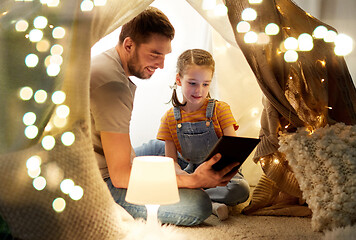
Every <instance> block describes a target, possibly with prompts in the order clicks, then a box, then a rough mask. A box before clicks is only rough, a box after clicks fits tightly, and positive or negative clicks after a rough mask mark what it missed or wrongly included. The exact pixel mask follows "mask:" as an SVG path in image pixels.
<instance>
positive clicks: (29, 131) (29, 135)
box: [25, 125, 38, 139]
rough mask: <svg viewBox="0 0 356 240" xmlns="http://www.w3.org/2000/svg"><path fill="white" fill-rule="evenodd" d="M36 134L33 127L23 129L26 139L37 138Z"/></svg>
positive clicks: (35, 129)
mask: <svg viewBox="0 0 356 240" xmlns="http://www.w3.org/2000/svg"><path fill="white" fill-rule="evenodd" d="M37 134H38V128H37V127H36V126H35V125H30V126H27V127H26V128H25V136H26V137H27V138H28V139H34V138H35V137H37Z"/></svg>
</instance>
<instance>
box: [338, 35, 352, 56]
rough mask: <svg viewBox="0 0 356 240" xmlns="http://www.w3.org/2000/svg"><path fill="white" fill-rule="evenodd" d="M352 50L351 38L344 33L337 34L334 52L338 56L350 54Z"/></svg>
mask: <svg viewBox="0 0 356 240" xmlns="http://www.w3.org/2000/svg"><path fill="white" fill-rule="evenodd" d="M352 50H353V40H352V38H351V37H349V36H348V35H346V34H343V33H341V34H338V35H337V36H336V37H335V49H334V51H335V54H336V55H338V56H345V55H347V54H350V53H351V52H352Z"/></svg>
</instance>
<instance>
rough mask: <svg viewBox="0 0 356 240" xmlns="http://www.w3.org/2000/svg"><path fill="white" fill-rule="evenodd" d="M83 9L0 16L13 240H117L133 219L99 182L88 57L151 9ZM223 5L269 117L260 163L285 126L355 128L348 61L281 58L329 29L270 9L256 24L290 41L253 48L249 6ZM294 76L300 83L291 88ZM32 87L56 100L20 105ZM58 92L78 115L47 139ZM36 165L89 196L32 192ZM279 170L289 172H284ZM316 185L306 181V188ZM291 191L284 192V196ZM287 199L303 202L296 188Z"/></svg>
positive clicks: (4, 177) (18, 6)
mask: <svg viewBox="0 0 356 240" xmlns="http://www.w3.org/2000/svg"><path fill="white" fill-rule="evenodd" d="M81 2H82V1H79V0H77V1H62V2H61V3H60V5H59V6H57V7H49V6H47V5H46V4H43V5H42V4H41V3H40V2H39V1H33V2H29V1H23V2H22V1H10V0H7V1H6V0H5V1H1V3H0V6H1V7H0V9H6V14H3V15H2V16H0V36H1V39H0V41H1V48H0V69H1V71H0V78H1V81H0V102H1V103H2V109H1V110H2V113H1V114H0V142H1V146H0V154H1V155H0V176H1V180H0V191H1V194H0V214H1V215H2V217H3V218H4V219H5V221H6V222H7V223H8V224H9V227H10V229H11V231H12V233H13V234H14V236H16V237H18V238H20V239H64V238H65V239H119V238H121V237H122V236H123V235H124V234H125V229H123V227H122V225H123V221H125V220H128V219H130V218H129V217H124V216H127V214H125V212H124V211H123V209H122V208H120V207H118V206H117V205H116V204H115V203H114V202H113V200H112V198H111V196H110V193H109V191H108V190H107V188H106V186H105V184H104V182H103V181H102V179H101V177H100V173H99V170H98V168H97V166H96V160H95V157H94V153H93V150H92V146H91V141H90V135H89V133H90V131H89V128H90V121H89V70H90V49H91V47H92V46H93V44H94V43H95V42H96V41H98V40H99V39H100V38H102V37H103V36H105V35H107V34H109V33H110V32H112V31H113V30H115V29H116V28H117V27H119V26H121V25H122V24H124V23H125V22H127V21H128V20H129V19H131V18H133V17H134V16H135V15H137V14H138V13H139V12H141V11H142V10H143V9H145V8H146V7H147V6H148V5H149V4H150V3H152V1H151V0H135V1H125V0H108V1H107V3H106V5H105V6H97V7H94V9H93V11H88V12H83V11H81V9H80V4H81ZM188 2H189V3H190V4H191V5H192V7H194V8H195V9H198V11H199V12H203V11H202V10H199V6H200V5H199V3H201V2H202V1H198V0H197V1H193V0H189V1H188ZM225 3H226V6H227V7H228V9H229V11H228V17H229V20H230V24H231V26H232V31H233V36H234V37H235V40H236V43H237V44H238V46H239V47H240V48H241V50H242V51H243V53H244V55H245V57H246V59H247V61H248V63H249V64H250V66H251V69H252V70H253V72H254V73H255V75H256V78H257V81H258V83H259V85H260V87H261V89H262V91H263V93H264V95H265V97H266V99H265V110H264V111H265V114H264V115H263V119H262V120H261V122H262V130H261V138H262V144H261V145H260V146H259V147H258V149H257V155H256V159H257V158H258V159H259V157H261V156H265V155H266V156H267V155H269V154H274V153H276V152H277V149H278V147H279V146H278V131H277V130H278V127H279V126H281V125H283V124H288V123H291V125H293V127H292V129H295V128H297V127H304V126H311V127H312V128H318V127H322V126H325V125H326V124H327V123H334V122H338V121H341V122H345V123H347V124H355V123H356V120H355V119H356V118H355V104H356V101H355V98H356V97H355V96H356V94H355V87H354V86H353V84H352V81H351V79H350V75H349V74H348V70H347V67H346V65H345V62H344V60H343V58H341V57H336V56H334V55H333V54H331V48H330V46H327V45H324V44H323V43H318V44H316V45H315V47H317V48H318V49H317V51H313V53H312V54H308V53H305V54H304V53H303V54H301V56H300V57H301V60H300V61H298V62H297V63H295V64H287V63H285V62H284V61H283V58H282V56H281V55H278V54H276V50H277V49H278V47H279V43H280V42H281V41H282V39H284V38H285V37H286V36H296V35H298V34H300V33H302V32H303V31H307V32H311V31H312V29H313V28H314V27H315V26H317V25H318V24H321V23H320V22H319V21H318V20H316V19H314V18H312V17H310V16H308V15H306V14H305V13H304V12H303V11H302V10H301V9H299V8H298V7H297V6H295V5H294V4H293V2H292V1H285V0H284V1H282V0H281V1H272V0H269V1H267V0H265V1H263V4H262V5H260V6H259V7H256V8H258V9H257V10H258V11H259V12H261V13H262V14H260V15H259V17H258V19H257V20H256V22H255V23H256V24H254V25H255V26H256V27H257V28H262V27H264V26H265V24H266V23H269V22H275V23H278V24H279V25H280V26H281V29H282V32H281V34H279V35H278V36H274V37H272V41H271V42H270V43H269V44H267V45H255V44H252V45H250V44H246V43H244V42H243V35H242V34H240V33H237V32H236V24H237V23H238V22H239V21H240V20H241V12H242V10H243V9H244V8H245V7H249V6H250V5H249V3H248V1H247V0H242V1H234V0H227V1H225ZM277 6H279V7H277ZM24 13H25V14H24ZM36 16H46V17H47V18H48V20H49V24H48V26H47V28H45V30H44V36H45V38H48V39H49V41H50V42H51V44H55V43H57V44H61V45H63V47H64V51H63V54H62V58H63V64H62V65H61V69H62V70H61V71H60V72H59V74H58V75H56V76H49V75H48V73H47V72H46V68H45V66H44V65H43V61H44V59H45V57H46V56H47V55H48V54H49V53H48V52H49V50H47V52H45V53H43V52H38V51H37V50H36V44H35V43H32V42H29V39H28V36H27V34H28V33H29V31H30V30H31V29H33V24H32V21H33V19H34V18H35V17H36ZM203 17H205V18H206V19H207V20H208V22H210V23H211V24H212V25H213V26H214V27H215V29H217V30H218V31H221V32H222V33H221V34H222V36H224V38H225V39H227V40H228V41H230V42H231V41H233V40H232V38H231V29H230V28H229V27H227V28H226V29H227V30H226V32H225V30H222V27H221V26H219V25H218V24H217V23H215V24H214V21H215V20H216V19H213V18H211V17H209V16H207V15H204V16H203ZM20 19H25V20H27V22H28V23H29V29H28V30H26V31H25V32H17V31H15V30H14V28H15V23H16V22H17V21H18V20H20ZM306 23H307V24H306ZM219 24H220V22H219ZM50 26H52V27H50ZM57 26H62V27H64V28H65V30H66V34H65V37H64V38H63V39H56V38H52V37H51V33H52V28H53V27H57ZM219 29H220V30H219ZM259 30H261V31H262V29H259ZM30 53H36V54H37V55H38V57H39V58H40V62H39V64H38V65H37V66H36V67H27V66H26V65H25V64H24V59H25V58H26V56H27V55H28V54H30ZM322 57H326V59H324V58H322ZM319 59H324V60H325V62H326V66H327V67H326V68H322V69H320V71H319V70H318V71H315V69H319V68H320V66H319V65H317V66H315V64H316V61H317V60H319ZM319 72H320V74H319V75H316V73H319ZM290 76H291V77H292V79H295V80H297V81H289V79H290V78H289V77H290ZM320 76H322V77H324V78H325V79H326V81H327V82H328V84H329V85H328V87H325V86H324V85H322V86H321V85H320V82H318V81H319V80H320V79H319V77H320ZM24 86H30V87H31V88H32V89H33V90H34V92H36V91H37V90H39V89H43V90H46V91H47V92H48V100H47V101H45V102H44V103H38V102H35V101H34V97H33V96H32V97H31V98H30V99H28V100H21V99H20V98H19V97H18V94H19V89H21V88H22V87H24ZM57 90H63V91H64V92H65V93H66V96H67V97H66V100H65V102H64V104H66V105H67V106H68V107H69V109H70V113H69V116H68V117H67V124H66V125H65V127H63V128H60V127H58V128H56V127H54V128H52V130H49V131H47V130H45V127H46V126H47V124H48V123H49V122H52V121H53V120H54V118H55V115H56V107H57V106H56V105H55V104H54V103H52V102H51V101H50V100H49V99H50V94H52V93H53V92H54V91H57ZM298 93H299V94H298ZM301 93H303V94H301ZM232 94H233V93H232ZM328 105H329V106H332V107H333V111H328V110H326V109H325V108H324V107H325V106H328ZM4 106H6V107H4ZM320 106H322V107H320ZM30 111H31V112H33V113H35V114H36V122H35V125H36V126H37V128H38V135H37V137H35V138H33V139H28V138H26V137H25V135H24V130H25V128H26V126H25V125H24V124H23V122H22V117H23V115H24V113H26V112H30ZM315 116H322V117H321V118H320V119H321V121H315V118H314V117H315ZM68 131H70V132H72V133H74V136H75V142H74V144H73V145H71V146H64V145H62V144H61V136H62V134H63V133H64V132H68ZM49 135H50V136H53V137H54V140H55V143H56V144H55V146H54V148H53V149H52V150H44V149H43V147H42V144H41V140H42V139H43V137H45V136H49ZM31 156H39V157H40V158H41V160H42V163H41V171H42V173H41V176H42V174H43V176H46V174H45V173H46V172H49V171H50V170H53V169H56V171H57V173H58V175H59V176H61V178H62V179H64V178H69V179H72V180H73V181H74V183H75V184H76V185H77V186H80V187H82V189H83V192H84V195H83V197H82V198H81V199H79V200H72V199H71V198H70V197H69V196H68V195H66V194H65V193H63V192H61V191H60V190H59V182H56V181H53V182H51V181H50V179H51V178H50V176H48V177H47V181H48V182H47V186H46V188H45V189H43V190H35V189H34V187H33V185H32V184H33V180H34V179H32V178H31V177H29V175H28V169H27V168H26V161H27V159H28V158H30V157H31ZM286 163H287V162H286ZM296 164H297V163H296ZM286 167H287V168H288V166H286ZM270 169H271V168H270ZM279 171H281V173H283V171H286V170H279ZM271 173H272V172H271V171H269V172H268V177H270V176H272V175H273V174H271ZM288 176H291V175H290V174H289V175H288ZM309 177H310V176H305V178H306V179H308V178H309ZM290 179H291V180H290V183H292V182H293V183H295V179H292V178H290ZM280 181H281V180H278V181H277V182H274V184H276V186H278V188H277V189H278V190H280V188H281V186H282V185H281V184H280ZM278 184H279V185H278ZM265 186H269V185H268V184H267V185H265ZM287 187H288V186H286V185H285V186H284V188H285V189H287ZM269 190H270V189H269ZM273 191H274V190H273ZM289 192H290V193H292V192H294V194H295V195H299V194H300V193H298V191H297V190H296V189H294V190H293V191H292V190H289ZM57 197H61V198H63V199H64V200H65V201H66V204H67V205H66V207H65V209H64V210H63V211H62V212H59V213H57V212H55V211H54V209H53V207H52V203H53V201H54V199H55V198H57Z"/></svg>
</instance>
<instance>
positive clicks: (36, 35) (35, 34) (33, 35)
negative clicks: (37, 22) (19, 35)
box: [29, 29, 43, 42]
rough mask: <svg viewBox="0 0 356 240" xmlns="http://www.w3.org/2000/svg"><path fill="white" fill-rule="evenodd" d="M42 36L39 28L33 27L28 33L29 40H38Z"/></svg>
mask: <svg viewBox="0 0 356 240" xmlns="http://www.w3.org/2000/svg"><path fill="white" fill-rule="evenodd" d="M42 38H43V32H42V31H41V30H39V29H33V30H31V31H30V33H29V39H30V41H31V42H39V41H41V40H42Z"/></svg>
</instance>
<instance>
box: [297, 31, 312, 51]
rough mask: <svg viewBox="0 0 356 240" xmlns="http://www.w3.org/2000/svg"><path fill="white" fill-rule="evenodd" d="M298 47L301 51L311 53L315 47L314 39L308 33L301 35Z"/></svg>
mask: <svg viewBox="0 0 356 240" xmlns="http://www.w3.org/2000/svg"><path fill="white" fill-rule="evenodd" d="M298 46H299V50H300V51H310V50H312V49H313V47H314V43H313V37H312V36H311V35H310V34H308V33H303V34H300V35H299V37H298Z"/></svg>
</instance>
